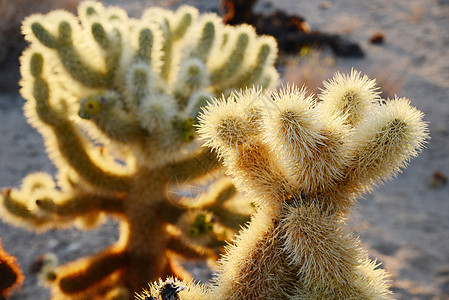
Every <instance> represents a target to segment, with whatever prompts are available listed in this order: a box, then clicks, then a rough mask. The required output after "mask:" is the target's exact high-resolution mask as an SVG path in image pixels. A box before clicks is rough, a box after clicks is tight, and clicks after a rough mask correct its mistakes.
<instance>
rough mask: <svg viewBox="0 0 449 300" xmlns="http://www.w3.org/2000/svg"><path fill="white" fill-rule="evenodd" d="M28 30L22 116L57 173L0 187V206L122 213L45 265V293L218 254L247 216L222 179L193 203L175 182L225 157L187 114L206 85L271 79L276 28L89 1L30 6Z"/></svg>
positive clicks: (79, 215)
mask: <svg viewBox="0 0 449 300" xmlns="http://www.w3.org/2000/svg"><path fill="white" fill-rule="evenodd" d="M23 33H24V35H25V39H26V40H27V41H28V42H29V43H30V45H29V47H28V49H26V50H25V51H24V53H23V55H22V57H21V74H22V80H21V82H20V83H21V86H22V89H21V93H22V95H23V97H24V98H25V99H26V100H27V102H26V104H25V109H24V110H25V114H26V116H27V117H28V120H29V122H30V123H31V124H32V125H33V126H34V127H35V128H36V129H37V130H39V132H40V133H41V134H42V135H43V137H44V140H45V145H46V149H47V151H48V153H49V156H50V158H51V159H52V160H53V162H54V164H55V165H56V166H57V168H58V169H59V173H58V175H57V178H56V180H55V179H54V178H52V176H51V175H49V174H44V173H36V174H30V175H29V176H27V177H26V178H25V179H24V181H23V184H22V186H21V188H5V189H3V190H2V193H1V196H0V217H1V218H2V219H4V220H5V221H8V222H10V223H12V224H16V225H19V226H25V227H27V228H29V229H31V230H35V231H43V230H48V229H53V228H56V229H58V228H63V227H70V226H73V225H80V226H84V227H87V228H91V227H92V226H95V225H97V224H99V223H100V221H101V220H103V219H104V217H105V216H113V217H116V219H118V220H119V223H120V238H119V240H118V241H117V243H116V244H114V245H111V246H110V247H108V248H107V249H104V250H103V251H101V252H100V253H98V254H96V255H94V256H92V257H86V258H83V259H80V260H77V261H75V262H72V263H69V264H67V265H63V266H60V267H58V268H56V269H55V270H54V272H50V273H49V274H48V276H47V278H48V280H49V284H50V286H51V288H52V296H53V298H54V299H59V298H61V299H96V298H101V299H128V298H129V297H132V293H133V291H138V290H140V289H141V288H142V287H143V286H146V283H147V282H148V281H151V280H155V279H157V278H158V277H161V276H163V277H165V276H167V275H178V276H180V277H184V278H188V274H187V273H186V272H185V270H184V269H183V268H182V267H181V266H180V265H179V263H178V260H177V258H178V257H191V258H211V257H215V253H216V248H215V246H217V245H222V244H223V239H224V238H226V236H227V233H228V232H229V230H228V229H232V228H238V224H239V223H241V222H244V221H245V220H246V219H247V218H248V215H244V214H241V213H238V212H235V210H234V211H233V210H231V209H229V208H227V206H226V205H225V204H226V202H227V200H229V199H230V198H231V197H233V195H234V194H235V188H234V186H233V185H232V184H231V183H230V182H229V181H228V180H227V179H226V178H225V179H223V180H220V181H219V182H217V184H215V185H213V186H212V188H211V190H210V192H209V193H205V194H204V195H202V196H201V198H200V199H199V200H198V201H197V202H195V203H193V204H192V202H189V201H186V200H185V199H183V197H182V194H180V193H178V194H177V193H171V192H173V190H174V189H175V191H176V188H178V187H179V188H180V189H181V190H182V188H183V187H184V186H185V185H186V184H188V183H190V182H195V180H200V179H202V178H203V179H204V178H210V176H211V174H215V173H214V172H217V171H218V170H219V168H220V166H221V165H220V163H219V159H218V158H217V155H216V152H215V151H214V150H213V149H211V148H201V147H200V144H199V142H196V141H195V140H196V139H195V135H196V133H195V127H194V126H195V124H197V122H198V116H199V113H200V110H201V107H202V106H204V105H205V104H206V103H207V102H208V101H210V100H211V97H212V96H217V95H221V94H224V95H229V94H230V93H231V92H232V91H233V90H235V89H240V88H242V87H244V86H247V85H249V86H251V85H256V86H262V87H269V86H272V85H274V84H275V83H276V81H277V78H278V73H277V72H276V70H275V68H274V66H273V64H274V60H275V57H276V52H277V48H276V43H275V41H274V39H273V38H271V37H268V36H257V35H256V33H255V31H254V29H253V28H252V27H250V26H236V27H233V26H228V25H223V24H222V22H221V20H220V18H219V17H217V16H216V15H215V14H203V15H200V14H199V12H198V11H197V10H196V9H195V8H193V7H189V6H182V7H180V8H179V9H178V10H177V11H176V12H171V11H168V10H165V9H161V8H149V9H147V10H145V11H144V12H143V15H142V17H141V18H140V19H135V18H131V17H128V15H127V14H126V12H125V11H124V10H122V9H120V8H118V7H104V6H103V5H102V4H101V3H99V2H94V1H85V2H82V3H81V4H80V5H79V8H78V16H75V15H73V14H71V13H69V12H66V11H63V10H56V11H52V12H50V13H48V14H46V15H42V14H36V15H32V16H30V17H28V18H27V19H26V20H25V21H24V23H23ZM219 224H221V225H219Z"/></svg>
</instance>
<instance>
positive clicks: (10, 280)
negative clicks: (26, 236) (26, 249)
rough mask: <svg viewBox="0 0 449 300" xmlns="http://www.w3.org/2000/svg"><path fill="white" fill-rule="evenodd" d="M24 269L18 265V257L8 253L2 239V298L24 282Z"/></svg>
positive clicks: (0, 270)
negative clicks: (4, 248)
mask: <svg viewBox="0 0 449 300" xmlns="http://www.w3.org/2000/svg"><path fill="white" fill-rule="evenodd" d="M23 280H24V277H23V275H22V270H20V267H19V266H18V265H17V259H16V258H15V257H14V256H11V255H10V254H8V253H6V252H5V250H3V247H2V241H1V239H0V299H5V298H4V297H7V296H9V295H10V294H11V292H12V291H13V290H16V289H17V288H18V287H19V286H20V285H21V284H22V282H23Z"/></svg>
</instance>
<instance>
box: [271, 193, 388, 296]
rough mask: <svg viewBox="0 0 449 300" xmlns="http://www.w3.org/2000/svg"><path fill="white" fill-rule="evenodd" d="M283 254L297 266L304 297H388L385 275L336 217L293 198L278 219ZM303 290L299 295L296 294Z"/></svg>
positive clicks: (312, 204)
mask: <svg viewBox="0 0 449 300" xmlns="http://www.w3.org/2000/svg"><path fill="white" fill-rule="evenodd" d="M280 232H281V235H282V237H281V240H282V241H283V249H282V251H283V252H284V253H285V255H286V256H287V260H288V262H289V264H291V265H293V266H297V270H296V272H297V274H298V275H299V274H300V277H299V278H298V283H299V286H301V289H303V292H302V295H303V296H304V297H305V298H306V299H308V297H312V296H317V298H318V299H329V298H330V297H332V296H336V297H337V298H338V299H386V298H389V297H388V296H391V292H390V291H389V290H388V284H387V282H388V280H387V275H386V273H385V271H384V270H383V269H380V268H377V266H376V264H375V263H374V262H372V261H371V260H370V259H368V255H367V253H366V251H365V250H363V249H362V247H361V244H360V242H359V240H358V239H357V238H356V237H355V236H354V235H353V234H351V233H350V232H349V231H348V229H347V228H346V227H345V226H344V223H343V222H342V221H341V219H340V217H338V215H335V214H332V213H331V212H330V211H325V210H324V211H323V208H322V207H321V205H320V204H318V203H314V202H311V203H310V202H309V203H308V201H304V200H300V201H298V200H296V199H291V204H290V205H288V206H286V209H285V212H284V214H283V216H282V218H281V220H280ZM298 292H299V291H298Z"/></svg>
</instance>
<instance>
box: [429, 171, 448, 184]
mask: <svg viewBox="0 0 449 300" xmlns="http://www.w3.org/2000/svg"><path fill="white" fill-rule="evenodd" d="M446 184H447V176H446V175H445V174H444V173H443V172H440V171H436V172H434V173H433V174H432V176H431V177H430V179H429V186H430V187H431V188H440V187H442V186H444V185H446Z"/></svg>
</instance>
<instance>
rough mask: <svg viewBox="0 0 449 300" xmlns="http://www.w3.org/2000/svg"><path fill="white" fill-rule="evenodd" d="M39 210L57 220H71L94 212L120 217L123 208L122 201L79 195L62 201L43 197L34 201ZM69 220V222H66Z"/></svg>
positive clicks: (119, 199) (120, 199)
mask: <svg viewBox="0 0 449 300" xmlns="http://www.w3.org/2000/svg"><path fill="white" fill-rule="evenodd" d="M36 205H37V206H38V207H39V209H41V210H43V211H45V212H46V213H47V214H52V215H54V216H56V217H57V218H62V219H64V220H67V221H69V220H71V219H73V218H77V217H79V216H83V215H86V214H89V213H94V212H100V211H101V212H106V213H110V214H114V215H122V214H123V210H124V208H125V204H124V199H122V198H118V197H117V198H112V197H101V196H97V195H89V194H81V195H73V196H70V197H67V198H65V199H63V200H60V199H58V201H55V200H54V199H51V198H47V197H43V198H41V199H37V200H36ZM68 219H69V220H68Z"/></svg>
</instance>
